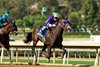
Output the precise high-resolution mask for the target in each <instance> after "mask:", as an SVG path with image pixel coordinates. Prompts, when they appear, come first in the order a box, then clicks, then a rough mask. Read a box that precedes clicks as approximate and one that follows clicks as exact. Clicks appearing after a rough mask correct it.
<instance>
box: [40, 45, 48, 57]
mask: <svg viewBox="0 0 100 67" xmlns="http://www.w3.org/2000/svg"><path fill="white" fill-rule="evenodd" d="M46 48H47V45H46V44H44V46H43V49H42V51H41V52H42V56H44V57H46V56H47V52H46Z"/></svg>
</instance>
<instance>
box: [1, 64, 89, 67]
mask: <svg viewBox="0 0 100 67" xmlns="http://www.w3.org/2000/svg"><path fill="white" fill-rule="evenodd" d="M0 67H90V66H89V65H72V64H71V65H59V64H32V65H29V64H0Z"/></svg>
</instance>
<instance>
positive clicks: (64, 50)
mask: <svg viewBox="0 0 100 67" xmlns="http://www.w3.org/2000/svg"><path fill="white" fill-rule="evenodd" d="M61 49H62V50H63V54H62V56H61V58H63V57H64V55H65V54H68V52H67V51H66V49H65V48H64V47H62V48H61Z"/></svg>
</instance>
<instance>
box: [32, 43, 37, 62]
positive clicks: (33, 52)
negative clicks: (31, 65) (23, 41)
mask: <svg viewBox="0 0 100 67" xmlns="http://www.w3.org/2000/svg"><path fill="white" fill-rule="evenodd" d="M36 44H37V42H33V47H32V54H33V56H35V63H37V55H36V52H35V46H36Z"/></svg>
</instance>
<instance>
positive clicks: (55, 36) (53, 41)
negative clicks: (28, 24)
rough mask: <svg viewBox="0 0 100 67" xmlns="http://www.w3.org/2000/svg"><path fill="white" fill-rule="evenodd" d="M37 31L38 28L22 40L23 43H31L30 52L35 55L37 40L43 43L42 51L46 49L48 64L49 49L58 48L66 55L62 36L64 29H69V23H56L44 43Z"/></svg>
mask: <svg viewBox="0 0 100 67" xmlns="http://www.w3.org/2000/svg"><path fill="white" fill-rule="evenodd" d="M39 29H40V27H37V28H35V29H34V30H33V32H30V33H28V34H27V36H26V39H25V40H24V42H25V43H28V42H31V41H33V47H32V52H33V53H34V54H35V47H36V44H37V42H38V41H39V40H40V41H41V42H43V43H44V47H43V50H45V49H46V48H47V58H48V62H50V55H51V48H60V49H62V50H63V51H64V54H65V53H66V50H65V48H64V47H63V45H62V41H63V36H62V35H63V30H64V29H71V27H70V23H69V22H60V23H58V25H57V27H56V28H55V29H52V30H50V31H48V32H47V33H46V37H45V39H46V41H44V39H43V38H42V37H41V36H39V35H37V34H38V31H39Z"/></svg>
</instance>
